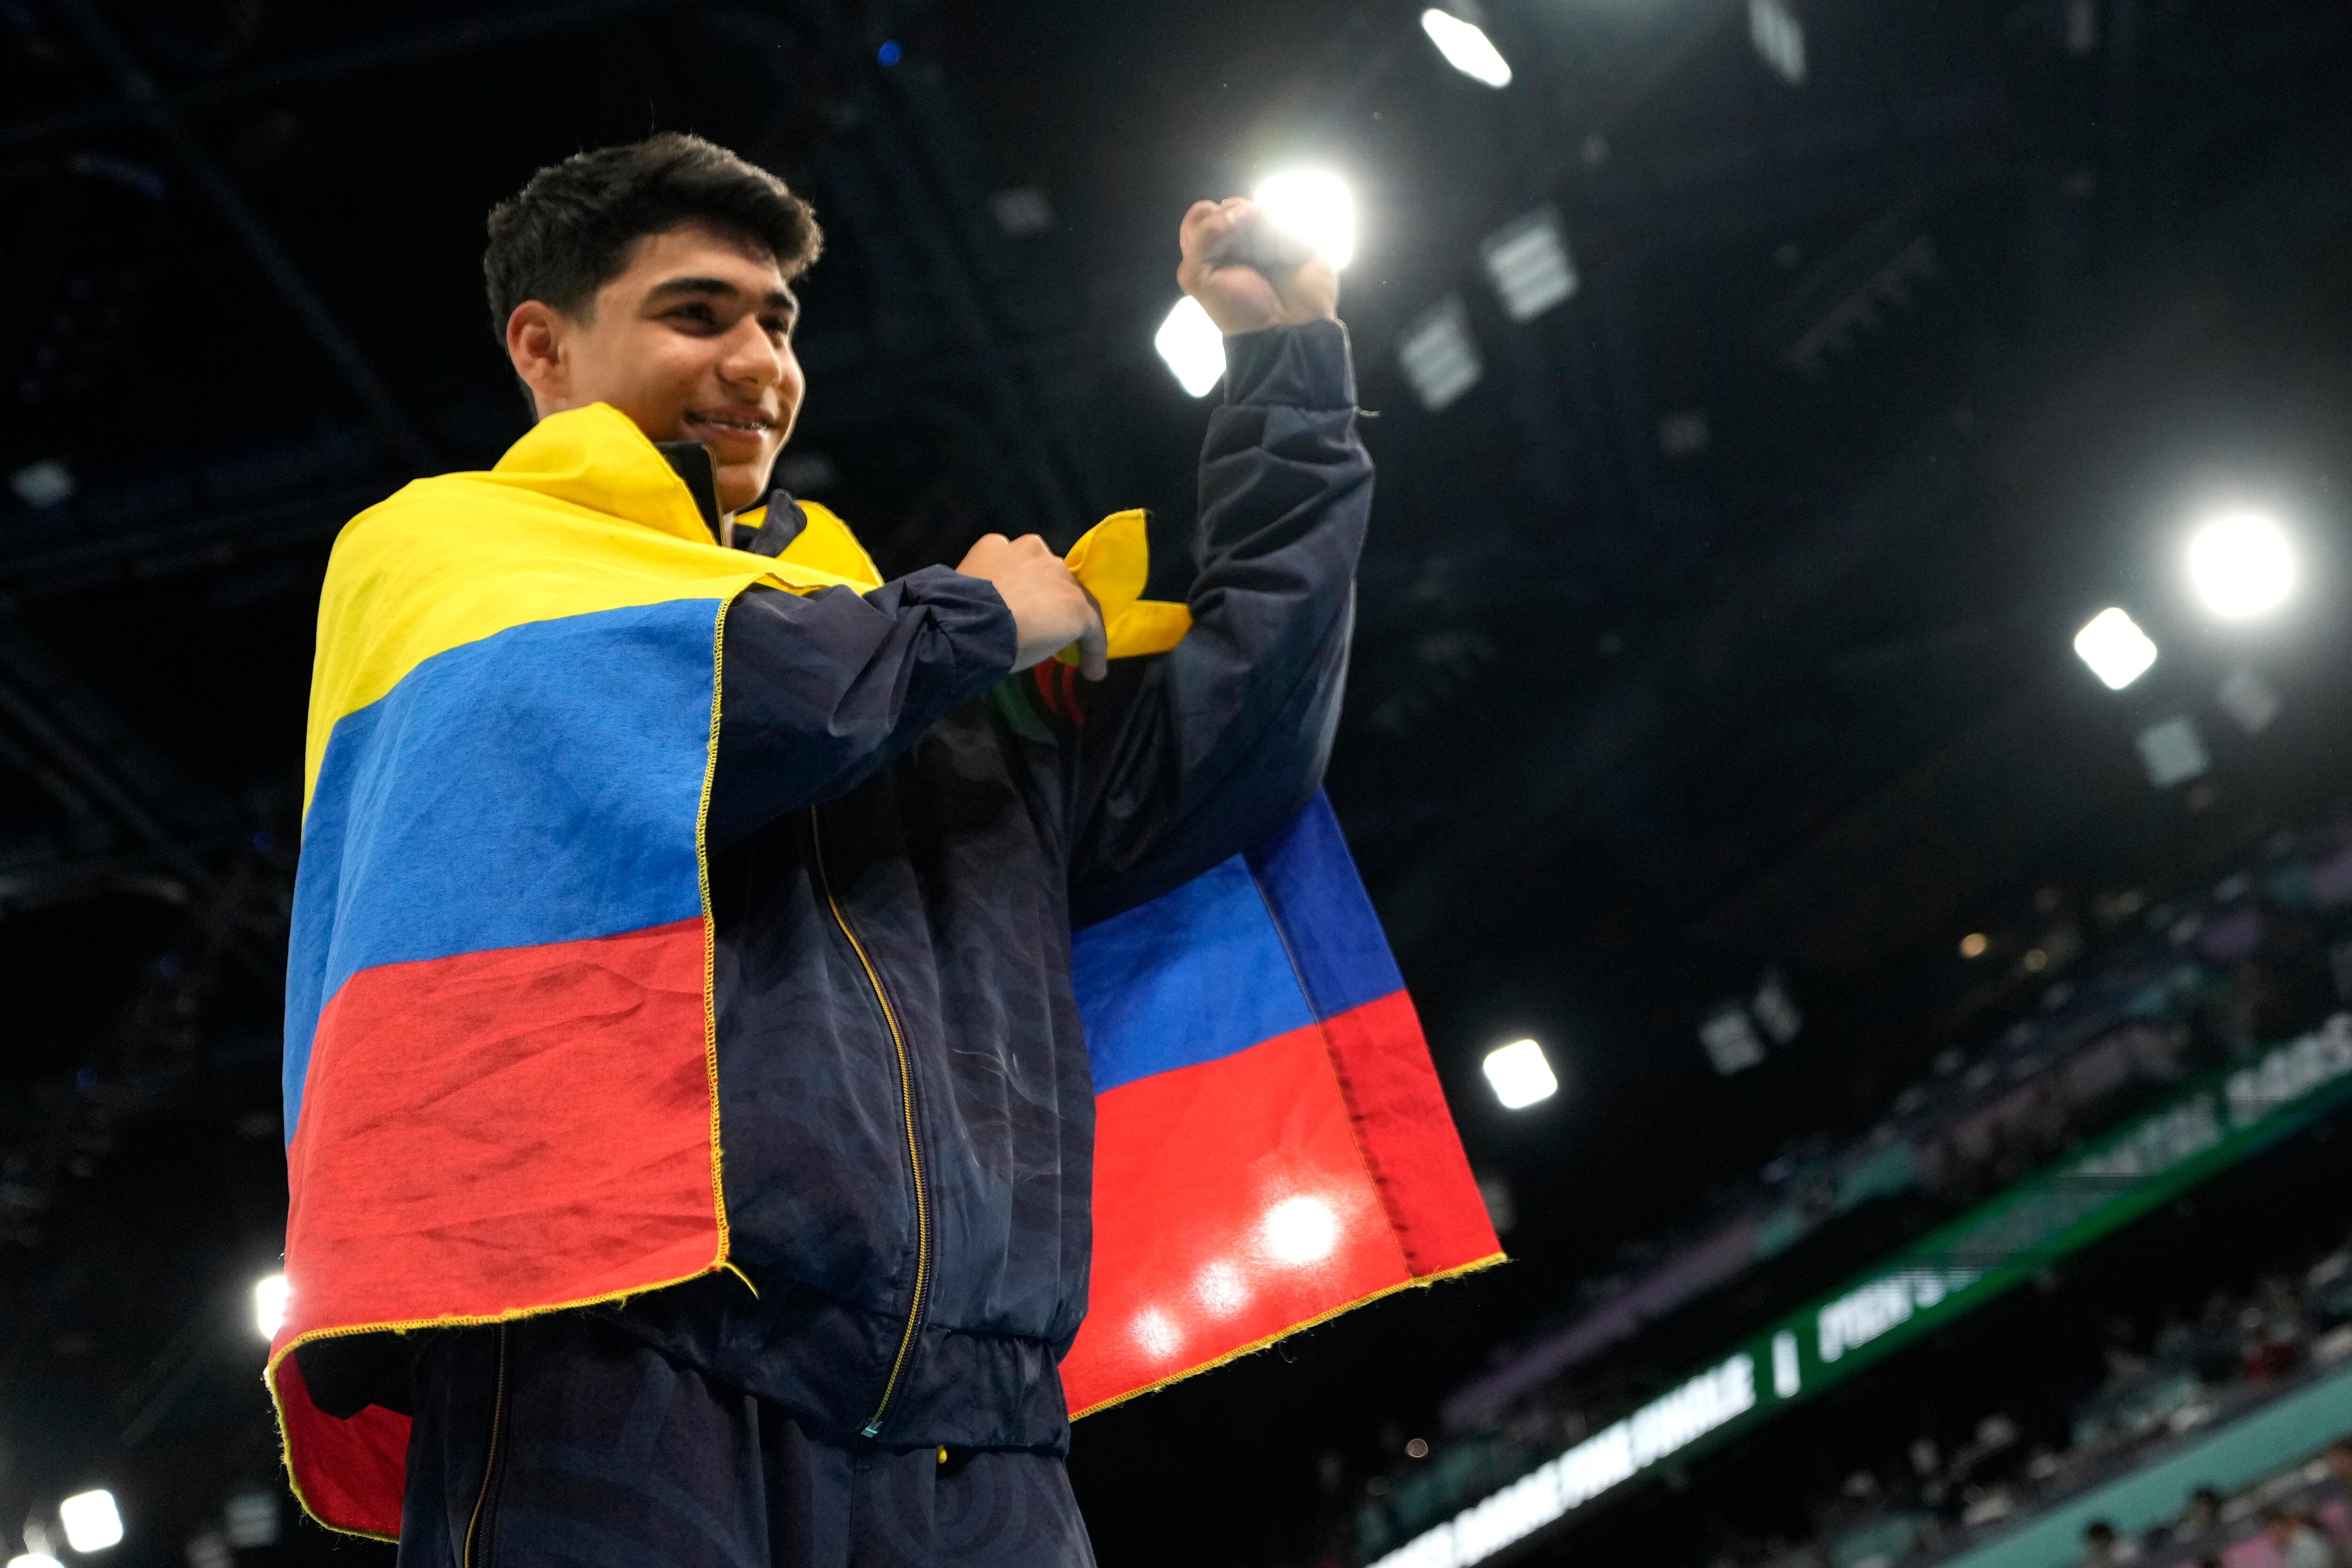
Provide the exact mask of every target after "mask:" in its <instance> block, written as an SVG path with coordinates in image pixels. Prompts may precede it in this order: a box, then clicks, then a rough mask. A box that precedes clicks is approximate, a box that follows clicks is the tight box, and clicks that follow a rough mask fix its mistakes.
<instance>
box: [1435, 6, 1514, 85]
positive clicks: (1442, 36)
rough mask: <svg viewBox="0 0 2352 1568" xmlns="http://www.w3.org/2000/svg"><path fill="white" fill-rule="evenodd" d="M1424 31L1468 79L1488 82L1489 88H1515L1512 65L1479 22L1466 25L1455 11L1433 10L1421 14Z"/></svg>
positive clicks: (1438, 50)
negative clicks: (1512, 84) (1512, 86)
mask: <svg viewBox="0 0 2352 1568" xmlns="http://www.w3.org/2000/svg"><path fill="white" fill-rule="evenodd" d="M1421 30H1422V31H1423V32H1424V33H1427V34H1428V35H1429V41H1430V42H1431V43H1433V44H1435V45H1436V46H1437V52H1438V53H1439V54H1441V55H1444V57H1445V63H1446V64H1447V65H1449V66H1452V67H1453V68H1454V69H1455V70H1457V71H1460V72H1461V73H1462V74H1463V75H1464V76H1465V77H1468V78H1470V79H1471V80H1472V81H1480V82H1485V83H1486V85H1487V86H1488V87H1508V86H1510V85H1511V62H1510V61H1508V60H1507V59H1505V58H1504V57H1503V51H1502V50H1500V49H1498V48H1496V47H1495V44H1494V40H1493V39H1491V38H1489V37H1486V29H1485V28H1484V27H1481V26H1478V24H1477V23H1475V22H1465V21H1464V20H1463V19H1462V18H1461V17H1459V16H1455V15H1454V13H1452V12H1451V11H1445V10H1441V9H1440V8H1438V7H1437V6H1434V5H1433V6H1431V7H1430V8H1429V9H1428V10H1426V11H1423V13H1422V14H1421Z"/></svg>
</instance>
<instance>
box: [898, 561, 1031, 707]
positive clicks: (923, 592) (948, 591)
mask: <svg viewBox="0 0 2352 1568" xmlns="http://www.w3.org/2000/svg"><path fill="white" fill-rule="evenodd" d="M899 582H900V583H901V584H902V585H903V587H902V591H903V592H904V593H905V594H906V595H907V597H908V599H909V600H912V601H914V602H916V603H919V604H922V605H925V606H927V607H929V609H931V610H934V611H936V612H938V613H939V616H940V625H941V627H942V628H943V629H944V630H945V631H946V632H947V633H948V635H949V636H950V638H951V639H952V640H953V641H954V643H955V651H956V662H957V663H958V664H962V665H963V666H965V667H966V668H967V669H968V670H969V671H970V672H971V676H972V679H973V681H974V682H975V683H976V686H977V687H978V688H985V687H987V686H990V685H994V684H995V683H996V682H997V681H1000V680H1002V679H1003V678H1004V677H1005V676H1006V675H1007V674H1011V673H1012V671H1013V660H1015V659H1017V658H1019V657H1020V656H1021V629H1020V627H1019V626H1018V624H1016V623H1015V622H1014V621H1013V612H1012V611H1011V610H1010V609H1008V608H1007V607H1006V605H1005V602H1004V596H1003V594H1001V593H999V592H997V591H996V584H994V583H992V582H991V581H989V580H987V579H986V578H982V577H966V576H965V575H964V574H963V573H962V572H960V571H958V570H955V569H954V568H953V567H948V566H927V567H924V568H923V569H921V570H919V571H910V572H908V574H907V575H906V576H905V577H903V578H900V579H899Z"/></svg>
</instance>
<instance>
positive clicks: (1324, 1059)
mask: <svg viewBox="0 0 2352 1568" xmlns="http://www.w3.org/2000/svg"><path fill="white" fill-rule="evenodd" d="M1096 1106H1097V1110H1096V1140H1095V1147H1096V1162H1095V1207H1094V1217H1095V1247H1094V1271H1093V1290H1092V1294H1091V1299H1090V1301H1089V1302H1088V1304H1087V1320H1086V1324H1085V1326H1084V1327H1083V1328H1082V1329H1081V1330H1080V1331H1079V1333H1078V1337H1077V1342H1076V1344H1074V1345H1073V1346H1072V1347H1071V1350H1070V1354H1068V1356H1066V1358H1065V1359H1064V1360H1063V1363H1062V1382H1063V1386H1064V1389H1065V1392H1066V1395H1067V1396H1068V1399H1069V1403H1070V1407H1071V1408H1072V1409H1073V1410H1076V1411H1081V1412H1082V1411H1084V1410H1086V1409H1087V1408H1090V1407H1092V1406H1099V1405H1102V1404H1104V1403H1107V1402H1108V1401H1111V1400H1114V1399H1118V1398H1122V1397H1124V1396H1128V1395H1129V1394H1134V1393H1138V1392H1140V1391H1141V1390H1143V1389H1146V1388H1150V1387H1151V1386H1153V1385H1157V1384H1160V1383H1163V1382H1166V1381H1168V1380H1169V1379H1171V1378H1174V1377H1180V1376H1182V1375H1185V1374H1187V1373H1190V1372H1195V1371H1198V1370H1200V1369H1201V1368H1202V1367H1204V1366H1207V1365H1211V1364H1214V1363H1215V1362H1218V1361H1221V1360H1223V1359H1224V1358H1225V1357H1227V1356H1231V1355H1234V1354H1238V1353H1240V1352H1242V1351H1244V1350H1247V1349H1249V1348H1251V1347H1253V1346H1255V1345H1257V1344H1260V1343H1264V1342H1265V1341H1266V1340H1268V1339H1270V1338H1273V1337H1275V1336H1277V1335H1279V1334H1282V1333H1286V1332H1287V1331H1289V1330H1291V1329H1294V1328H1297V1327H1298V1326H1299V1325H1301V1324H1303V1323H1307V1322H1314V1321H1315V1320H1317V1319H1318V1318H1322V1317H1325V1316H1328V1315H1329V1314H1330V1313H1331V1312H1336V1311H1338V1310H1339V1309H1340V1308H1342V1307H1344V1306H1347V1305H1348V1304H1349V1303H1350V1302H1353V1301H1360V1300H1362V1299H1363V1298H1365V1297H1366V1296H1370V1295H1375V1294H1378V1293H1379V1292H1381V1291H1384V1290H1388V1289H1391V1288H1392V1287H1394V1286H1396V1285H1398V1284H1401V1283H1402V1282H1404V1281H1406V1280H1407V1279H1408V1278H1409V1277H1410V1276H1409V1273H1408V1271H1407V1268H1406V1264H1405V1259H1404V1255H1403V1254H1402V1252H1401V1251H1400V1250H1399V1249H1398V1245H1397V1241H1396V1238H1395V1236H1394V1234H1393V1232H1392V1230H1391V1226H1390V1222H1389V1218H1388V1215H1387V1213H1386V1211H1385V1210H1384V1209H1383V1208H1382V1207H1381V1199H1380V1194H1379V1192H1378V1191H1377V1190H1376V1189H1375V1187H1374V1186H1373V1185H1372V1181H1371V1178H1370V1176H1369V1175H1368V1174H1367V1173H1366V1171H1365V1168H1364V1162H1363V1159H1362V1157H1361V1155H1360V1154H1359V1152H1358V1150H1357V1146H1356V1137H1355V1134H1354V1131H1353V1129H1352V1128H1351V1126H1350V1124H1349V1115H1348V1106H1347V1103H1346V1101H1345V1099H1344V1098H1343V1097H1342V1096H1341V1094H1340V1092H1339V1078H1338V1076H1337V1075H1336V1074H1335V1073H1334V1072H1333V1071H1332V1067H1331V1058H1330V1053H1329V1051H1328V1048H1327V1046H1326V1043H1325V1039H1324V1033H1323V1030H1322V1029H1321V1028H1320V1027H1319V1026H1309V1027H1307V1028H1306V1029H1301V1030H1292V1031H1291V1032H1290V1033H1288V1034H1284V1035H1278V1036H1276V1038H1275V1039H1273V1040H1266V1041H1264V1042H1263V1043H1261V1044H1258V1045H1255V1046H1252V1047H1250V1048H1249V1049H1248V1050H1246V1051H1237V1052H1235V1053H1234V1054H1233V1055H1231V1056H1227V1057H1222V1058H1220V1059H1219V1060H1217V1061H1205V1062H1201V1063H1198V1064H1195V1065H1193V1066H1190V1067H1180V1068H1176V1069H1173V1070H1171V1071H1167V1072H1160V1073H1155V1074H1153V1075H1152V1076H1151V1077H1149V1078H1141V1079H1138V1080H1136V1081H1134V1082H1130V1083H1124V1084H1121V1085H1120V1086H1119V1087H1118V1088H1116V1089H1113V1090H1111V1091H1109V1092H1108V1093H1105V1094H1103V1095H1102V1096H1100V1097H1099V1098H1098V1099H1097V1102H1096Z"/></svg>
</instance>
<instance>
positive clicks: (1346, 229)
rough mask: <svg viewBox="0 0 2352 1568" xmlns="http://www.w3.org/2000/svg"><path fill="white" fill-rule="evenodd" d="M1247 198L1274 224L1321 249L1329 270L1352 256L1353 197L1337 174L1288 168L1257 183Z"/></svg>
mask: <svg viewBox="0 0 2352 1568" xmlns="http://www.w3.org/2000/svg"><path fill="white" fill-rule="evenodd" d="M1250 200H1251V201H1253V202H1255V203H1256V204H1258V210H1259V211H1261V212H1263V213H1265V216H1266V221H1267V222H1269V223H1271V224H1273V225H1274V226H1275V227H1276V228H1278V229H1286V230H1287V231H1289V232H1290V233H1291V234H1294V235H1297V236H1298V237H1299V238H1300V239H1302V240H1304V241H1306V242H1307V244H1308V245H1310V246H1313V247H1314V248H1315V249H1317V250H1318V251H1320V252H1321V253H1322V255H1323V259H1324V260H1326V261H1328V262H1329V263H1330V264H1331V267H1332V270H1334V271H1337V270H1339V268H1341V267H1346V266H1347V265H1348V263H1349V260H1351V259H1352V258H1353V257H1354V256H1355V254H1356V198H1355V197H1354V196H1353V195H1352V194H1350V193H1349V190H1348V182H1346V181H1345V180H1342V179H1341V178H1339V175H1337V174H1333V173H1328V172H1325V171H1324V170H1321V169H1292V170H1288V171H1286V172H1283V173H1280V174H1275V175H1271V176H1269V177H1267V178H1266V179H1265V180H1263V181H1261V182H1259V184H1258V188H1257V189H1256V190H1255V191H1252V192H1251V193H1250Z"/></svg>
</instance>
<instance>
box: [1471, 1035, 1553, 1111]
mask: <svg viewBox="0 0 2352 1568" xmlns="http://www.w3.org/2000/svg"><path fill="white" fill-rule="evenodd" d="M1486 1082H1489V1083H1491V1084H1493V1085H1494V1086H1495V1098H1496V1099H1497V1100H1500V1101H1501V1102H1502V1103H1503V1109H1505V1110H1506V1111H1519V1110H1524V1109H1526V1108H1527V1107H1528V1106H1529V1105H1532V1104H1534V1103H1536V1102H1537V1101H1538V1100H1549V1099H1550V1098H1551V1097H1552V1095H1553V1094H1555V1093H1557V1092H1559V1079H1558V1078H1556V1077H1554V1076H1553V1074H1552V1070H1551V1063H1550V1062H1549V1061H1546V1060H1545V1058H1544V1050H1543V1047H1542V1046H1540V1045H1538V1044H1537V1043H1536V1042H1535V1041H1534V1040H1513V1041H1511V1043H1510V1044H1508V1045H1505V1046H1497V1047H1496V1049H1494V1050H1493V1051H1488V1052H1487V1053H1486Z"/></svg>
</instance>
